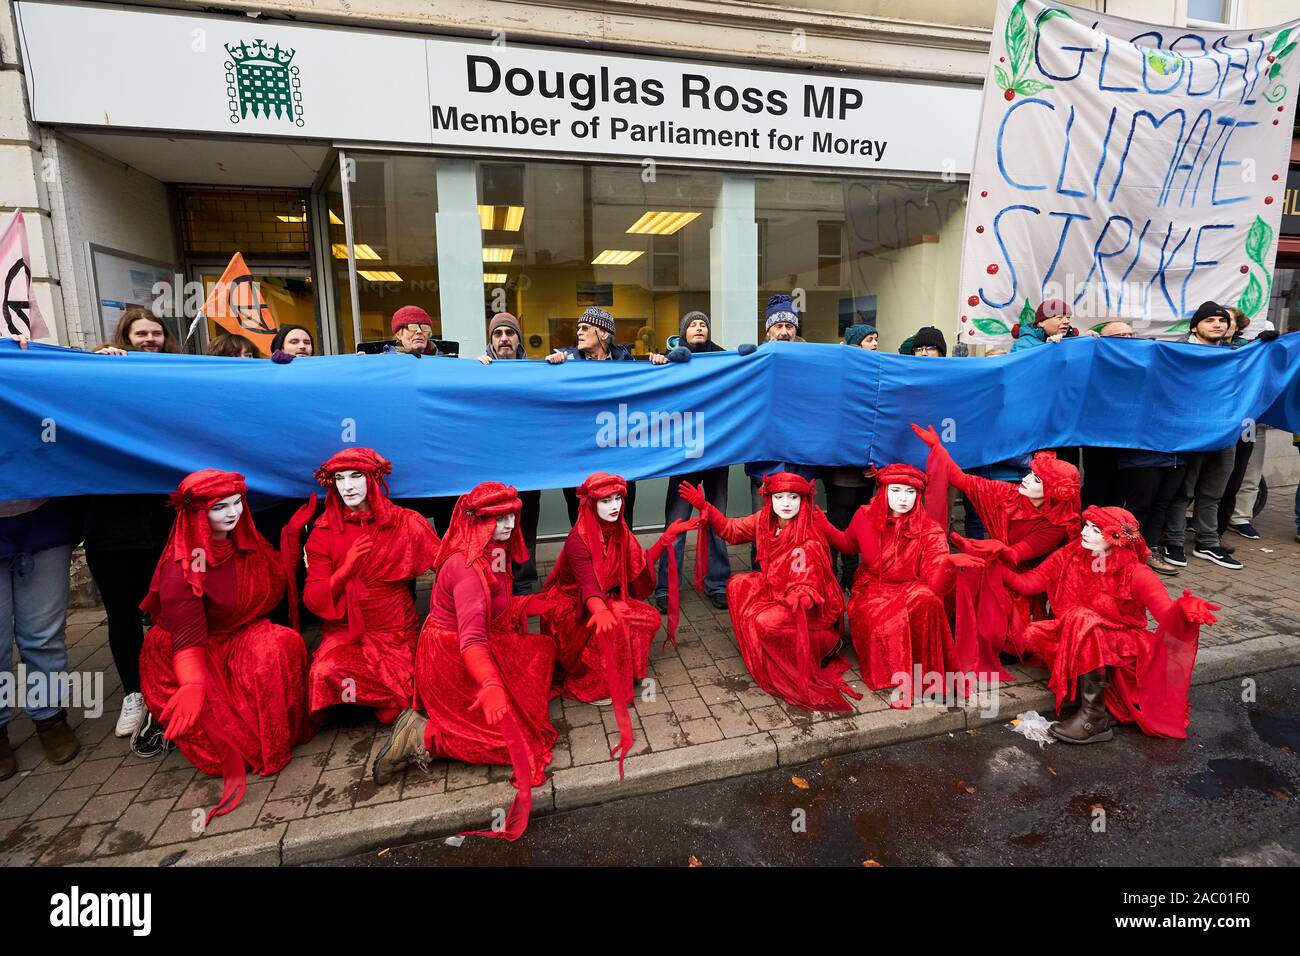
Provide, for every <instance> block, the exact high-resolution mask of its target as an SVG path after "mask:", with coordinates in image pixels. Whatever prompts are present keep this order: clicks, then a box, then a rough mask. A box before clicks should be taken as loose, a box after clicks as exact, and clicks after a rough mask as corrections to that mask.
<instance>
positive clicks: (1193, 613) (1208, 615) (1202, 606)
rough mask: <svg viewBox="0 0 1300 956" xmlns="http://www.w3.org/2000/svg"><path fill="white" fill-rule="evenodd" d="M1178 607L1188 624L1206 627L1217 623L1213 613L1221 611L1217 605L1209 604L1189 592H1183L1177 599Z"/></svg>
mask: <svg viewBox="0 0 1300 956" xmlns="http://www.w3.org/2000/svg"><path fill="white" fill-rule="evenodd" d="M1177 603H1178V607H1179V608H1180V609H1181V610H1182V612H1183V617H1185V618H1187V621H1188V623H1189V624H1204V625H1205V626H1206V627H1209V626H1210V625H1212V624H1214V623H1215V622H1216V621H1218V618H1217V617H1215V616H1214V612H1215V611H1218V610H1221V608H1220V606H1219V605H1217V604H1211V603H1210V602H1209V601H1207V600H1205V598H1200V597H1197V596H1196V595H1195V594H1193V593H1192V592H1191V591H1184V592H1183V596H1182V597H1180V598H1179V599H1178V602H1177Z"/></svg>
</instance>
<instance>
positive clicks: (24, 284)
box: [0, 212, 50, 339]
mask: <svg viewBox="0 0 1300 956" xmlns="http://www.w3.org/2000/svg"><path fill="white" fill-rule="evenodd" d="M19 335H25V336H27V337H28V338H32V339H45V338H49V336H50V328H49V326H48V325H46V324H45V319H43V318H42V317H41V310H40V309H39V308H37V307H36V297H35V296H33V295H32V265H31V257H30V256H29V255H28V254H27V227H26V226H25V225H24V224H23V214H22V213H21V212H15V213H14V214H13V217H12V218H11V219H10V220H9V225H7V226H5V230H4V232H3V233H0V338H6V339H9V338H14V337H16V336H19Z"/></svg>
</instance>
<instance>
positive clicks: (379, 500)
mask: <svg viewBox="0 0 1300 956" xmlns="http://www.w3.org/2000/svg"><path fill="white" fill-rule="evenodd" d="M340 471H359V472H361V473H362V474H363V475H365V476H366V485H367V487H366V504H367V505H369V506H370V510H369V511H349V510H348V506H347V505H345V504H344V503H343V498H342V496H341V495H340V494H339V490H338V488H337V487H335V485H334V476H335V475H336V474H338V473H339V472H340ZM392 473H393V465H392V462H390V461H389V460H388V459H387V458H385V457H384V456H383V455H381V454H379V452H377V451H375V450H374V449H373V448H345V449H343V450H342V451H340V452H335V454H334V455H333V456H331V458H330V459H329V461H327V462H325V463H324V464H323V465H321V466H320V467H319V468H317V469H316V475H315V477H316V481H317V482H318V483H319V484H320V486H321V487H322V488H325V489H326V492H325V513H324V514H323V515H322V516H321V522H322V523H323V524H325V525H326V526H327V527H329V528H331V529H332V530H334V531H342V530H343V522H345V521H362V522H369V521H373V522H375V524H377V525H379V526H381V527H383V526H385V525H387V524H388V523H389V522H391V521H392V519H393V511H394V509H395V508H396V506H395V505H394V504H393V503H392V501H390V500H389V498H388V482H386V481H385V480H384V479H385V478H386V477H388V476H389V475H391V474H392Z"/></svg>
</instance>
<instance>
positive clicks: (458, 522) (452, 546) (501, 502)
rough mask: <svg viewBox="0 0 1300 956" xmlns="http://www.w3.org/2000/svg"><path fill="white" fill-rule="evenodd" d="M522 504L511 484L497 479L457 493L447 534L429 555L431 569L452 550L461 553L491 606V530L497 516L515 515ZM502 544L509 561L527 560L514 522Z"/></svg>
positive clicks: (451, 552) (525, 551) (524, 546)
mask: <svg viewBox="0 0 1300 956" xmlns="http://www.w3.org/2000/svg"><path fill="white" fill-rule="evenodd" d="M522 508H523V502H521V501H520V500H519V493H518V492H517V491H515V489H514V488H513V487H512V486H511V485H503V484H501V482H499V481H485V482H483V483H482V484H480V485H476V486H475V487H474V489H473V490H472V491H470V492H468V493H467V494H463V495H461V496H460V497H459V498H458V499H456V508H455V510H454V511H452V513H451V524H450V526H449V527H448V528H447V536H446V537H445V538H443V539H442V544H441V545H440V546H439V547H438V554H437V557H435V558H434V559H433V569H434V570H435V571H438V570H441V569H442V566H443V565H444V564H446V563H447V561H448V560H449V559H450V558H451V556H452V555H454V554H460V555H464V558H465V563H466V564H467V565H469V566H470V567H471V568H473V569H474V571H475V572H476V573H477V574H478V576H479V578H480V580H482V582H483V587H484V591H485V594H486V595H487V598H488V605H489V606H491V603H492V601H491V584H490V580H491V579H490V578H489V577H488V575H489V574H490V573H491V567H492V564H491V560H490V557H489V554H488V550H489V546H490V545H491V544H492V532H494V531H495V530H496V524H497V518H499V517H501V516H502V515H508V514H514V515H518V514H519V512H520V510H521V509H522ZM505 548H506V554H507V556H508V557H509V558H510V560H511V561H513V562H515V563H521V562H524V561H527V560H528V546H527V545H526V544H524V536H523V534H522V533H521V532H520V529H519V524H518V522H516V523H515V527H514V529H513V530H512V531H511V532H510V538H509V540H508V541H507V542H506V545H505Z"/></svg>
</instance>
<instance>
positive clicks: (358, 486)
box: [334, 469, 368, 511]
mask: <svg viewBox="0 0 1300 956" xmlns="http://www.w3.org/2000/svg"><path fill="white" fill-rule="evenodd" d="M334 487H335V488H337V489H338V492H339V497H340V498H342V499H343V503H344V504H345V505H347V506H348V509H349V510H351V511H360V510H361V509H362V508H363V507H364V506H365V503H366V492H367V490H368V489H367V486H366V476H365V475H364V474H362V473H361V472H359V471H355V470H352V469H349V470H347V471H336V472H334Z"/></svg>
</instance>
